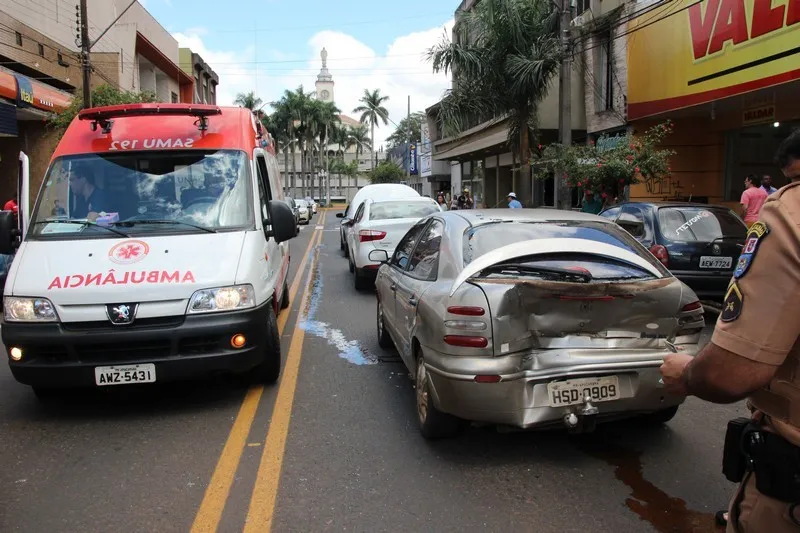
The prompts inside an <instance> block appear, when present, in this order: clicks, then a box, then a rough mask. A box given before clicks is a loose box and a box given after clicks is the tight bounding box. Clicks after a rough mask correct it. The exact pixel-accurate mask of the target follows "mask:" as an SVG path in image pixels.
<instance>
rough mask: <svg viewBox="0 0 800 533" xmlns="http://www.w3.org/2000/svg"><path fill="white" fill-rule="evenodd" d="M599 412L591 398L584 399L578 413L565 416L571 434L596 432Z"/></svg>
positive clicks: (565, 423) (565, 422) (574, 412)
mask: <svg viewBox="0 0 800 533" xmlns="http://www.w3.org/2000/svg"><path fill="white" fill-rule="evenodd" d="M597 413H599V410H598V409H597V407H595V406H594V405H593V404H592V398H591V396H586V397H585V398H584V399H583V405H581V406H579V407H578V409H577V412H576V411H573V412H571V413H567V414H566V415H564V425H565V426H567V429H568V430H569V432H570V433H589V432H592V431H594V428H595V425H596V419H597Z"/></svg>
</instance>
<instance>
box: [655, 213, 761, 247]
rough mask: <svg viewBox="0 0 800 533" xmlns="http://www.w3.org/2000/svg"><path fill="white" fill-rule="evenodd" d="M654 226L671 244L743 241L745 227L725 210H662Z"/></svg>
mask: <svg viewBox="0 0 800 533" xmlns="http://www.w3.org/2000/svg"><path fill="white" fill-rule="evenodd" d="M658 223H659V225H660V226H661V233H662V235H664V238H665V239H668V240H670V241H674V242H711V241H714V240H717V239H720V238H729V239H734V238H736V239H744V237H745V234H746V233H747V227H746V226H745V225H744V223H743V222H742V221H741V220H740V219H739V218H738V217H737V216H736V215H734V214H733V213H732V212H731V211H730V210H727V209H708V208H704V207H662V208H661V209H659V210H658Z"/></svg>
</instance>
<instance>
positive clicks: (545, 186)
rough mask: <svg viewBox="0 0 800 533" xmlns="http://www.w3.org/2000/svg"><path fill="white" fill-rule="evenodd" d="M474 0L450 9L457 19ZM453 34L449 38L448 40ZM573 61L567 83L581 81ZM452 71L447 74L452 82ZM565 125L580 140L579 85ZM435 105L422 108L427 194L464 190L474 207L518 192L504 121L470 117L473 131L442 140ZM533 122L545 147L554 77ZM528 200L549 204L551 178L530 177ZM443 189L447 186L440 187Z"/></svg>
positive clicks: (551, 132)
mask: <svg viewBox="0 0 800 533" xmlns="http://www.w3.org/2000/svg"><path fill="white" fill-rule="evenodd" d="M479 3H480V0H463V1H462V2H461V4H460V5H459V7H458V9H456V12H455V17H456V19H458V18H459V17H460V16H462V14H463V13H466V12H468V11H470V10H472V9H474V8H475V6H477V5H478V4H479ZM456 38H457V36H456V35H453V39H456ZM576 63H577V62H573V65H572V79H573V80H582V79H583V76H582V73H581V72H582V71H581V70H580V66H579V65H577V64H576ZM457 77H458V73H457V72H455V73H454V76H453V83H457ZM571 88H572V92H571V110H572V111H571V126H572V138H573V140H575V141H577V142H581V141H583V142H585V138H586V112H585V101H584V86H583V83H576V82H573V83H572V87H571ZM438 111H439V104H435V105H433V106H431V107H430V108H428V109H427V110H426V114H427V118H428V120H427V122H428V130H429V133H430V142H431V144H432V156H431V158H430V162H431V165H430V167H431V168H430V170H427V167H428V163H427V161H426V162H425V163H424V166H425V168H426V171H425V173H426V174H428V173H429V174H428V176H427V177H428V179H429V181H430V182H431V184H432V185H431V187H432V189H433V192H434V193H435V192H440V191H446V192H449V193H450V194H451V195H454V196H456V197H457V196H459V195H460V194H462V191H464V190H468V191H469V192H470V193H471V194H472V196H473V198H474V199H475V203H476V205H478V206H484V207H496V206H500V207H502V206H504V205H505V199H506V195H507V194H508V193H509V192H511V191H514V190H519V179H520V178H519V176H518V172H517V171H516V170H515V169H517V168H518V167H519V165H518V162H515V161H514V158H513V156H512V151H511V149H510V147H509V143H508V141H509V135H508V132H509V127H508V122H507V120H506V118H505V117H494V118H490V119H488V120H480V118H478V117H475V121H474V124H473V125H472V126H473V127H471V128H469V129H467V130H465V131H462V132H461V133H459V134H458V135H455V136H451V137H445V135H444V132H443V128H442V125H441V123H440V121H439V117H438ZM538 122H539V134H540V142H541V143H543V144H545V143H549V142H555V141H556V140H557V139H558V127H559V105H558V79H555V80H553V82H552V83H551V86H550V90H549V91H548V94H547V96H546V98H545V99H544V100H543V101H542V103H541V104H540V105H539V109H538ZM532 180H533V181H532V184H531V185H532V187H531V189H532V191H533V194H532V198H531V199H526V200H524V202H525V204H526V205H529V206H530V205H532V204H533V205H553V204H554V181H553V178H552V176H549V175H542V176H535V177H533V178H532ZM444 187H447V189H445V188H444Z"/></svg>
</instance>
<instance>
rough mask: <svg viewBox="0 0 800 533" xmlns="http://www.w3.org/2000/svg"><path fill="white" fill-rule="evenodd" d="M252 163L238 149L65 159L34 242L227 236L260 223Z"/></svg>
mask: <svg viewBox="0 0 800 533" xmlns="http://www.w3.org/2000/svg"><path fill="white" fill-rule="evenodd" d="M249 176H250V171H249V165H248V159H247V157H246V155H245V154H244V153H243V152H239V151H233V150H215V151H207V150H191V151H175V152H171V151H167V152H165V151H157V152H155V151H153V152H127V153H111V154H108V153H104V154H88V155H79V156H70V157H63V158H60V159H57V160H56V161H55V162H54V163H53V164H52V165H51V167H50V170H49V172H48V174H47V177H46V178H45V182H44V185H43V186H42V189H41V192H40V194H39V201H38V203H37V204H36V207H35V209H34V212H33V214H32V217H31V224H30V232H29V233H28V235H29V236H30V237H32V238H51V237H54V238H62V237H68V236H71V237H80V236H89V235H91V236H92V237H104V236H105V237H119V233H123V234H125V235H144V234H161V235H164V234H173V233H196V232H210V231H214V232H215V231H224V230H233V229H241V228H245V227H248V226H252V225H253V209H252V208H251V207H250V206H251V198H252V195H251V185H250V177H249Z"/></svg>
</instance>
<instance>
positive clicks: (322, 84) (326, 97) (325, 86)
mask: <svg viewBox="0 0 800 533" xmlns="http://www.w3.org/2000/svg"><path fill="white" fill-rule="evenodd" d="M319 56H320V57H321V58H322V69H321V70H320V71H319V74H318V75H317V81H316V83H315V84H314V86H315V87H316V89H317V100H321V101H323V102H333V76H331V73H330V72H328V51H327V50H325V48H323V49H322V52H320V54H319Z"/></svg>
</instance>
